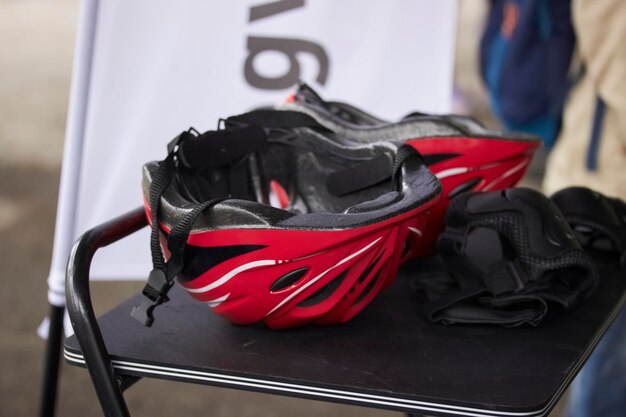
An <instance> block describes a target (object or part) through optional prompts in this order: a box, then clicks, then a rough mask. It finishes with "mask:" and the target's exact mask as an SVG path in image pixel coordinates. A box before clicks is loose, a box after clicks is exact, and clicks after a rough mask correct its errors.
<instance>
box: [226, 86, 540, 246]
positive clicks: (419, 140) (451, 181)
mask: <svg viewBox="0 0 626 417" xmlns="http://www.w3.org/2000/svg"><path fill="white" fill-rule="evenodd" d="M227 123H230V124H231V125H240V126H241V125H258V126H268V127H289V128H296V127H307V128H309V129H312V130H320V129H324V130H327V131H329V132H332V133H333V134H334V135H332V134H328V137H332V138H333V139H334V140H336V141H338V142H341V143H342V144H344V145H345V146H363V145H367V144H374V143H378V142H381V141H382V142H391V143H394V144H396V145H401V144H404V143H406V144H408V145H411V146H412V147H414V148H415V149H416V150H417V151H418V152H419V153H420V154H421V155H422V157H423V159H424V162H425V163H426V165H427V166H428V168H429V169H430V170H431V171H432V172H433V173H434V174H435V175H436V176H437V178H438V179H439V180H440V181H441V184H442V187H443V192H442V199H441V202H440V203H439V204H438V206H437V207H436V208H435V209H434V210H433V213H432V217H431V219H430V221H429V223H428V227H427V228H426V229H424V230H422V231H421V236H419V239H417V236H416V239H415V242H414V245H413V250H412V254H413V255H414V256H427V255H431V254H433V253H434V251H435V243H436V240H437V237H438V236H439V234H440V233H441V231H442V230H443V224H444V216H445V212H446V208H447V207H448V204H449V201H450V199H451V198H452V197H454V196H455V195H458V194H460V193H461V192H463V191H496V190H501V189H506V188H510V187H513V186H515V185H516V184H517V183H518V181H519V180H520V179H521V178H522V177H523V175H524V173H525V172H526V169H527V168H528V165H529V164H530V161H531V159H532V156H533V152H534V151H535V149H537V148H538V147H539V146H540V145H541V140H540V139H539V138H537V137H535V136H530V135H526V134H523V133H503V132H495V131H491V130H487V129H485V128H484V127H483V126H481V125H480V123H479V122H477V121H476V120H474V119H472V118H470V117H466V116H459V115H440V116H439V115H428V114H424V113H418V112H414V113H411V114H409V115H408V116H406V117H404V118H403V119H401V120H399V121H397V122H389V121H386V120H383V119H381V118H378V117H376V116H373V115H371V114H369V113H367V112H365V111H363V110H361V109H358V108H356V107H354V106H352V105H350V104H346V103H341V102H335V101H333V102H327V101H324V100H323V99H322V98H321V97H320V96H319V95H318V94H317V93H316V92H315V91H314V90H313V89H312V88H311V87H309V86H308V85H306V84H304V83H302V84H301V85H300V87H299V89H298V90H297V92H296V94H295V95H292V96H290V97H289V98H288V100H287V103H285V104H284V105H283V106H281V108H280V109H279V110H257V111H253V112H250V113H246V114H243V115H239V116H234V117H230V118H229V119H227Z"/></svg>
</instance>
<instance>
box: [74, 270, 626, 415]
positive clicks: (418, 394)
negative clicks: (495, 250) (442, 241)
mask: <svg viewBox="0 0 626 417" xmlns="http://www.w3.org/2000/svg"><path fill="white" fill-rule="evenodd" d="M424 267H425V263H424V261H421V262H413V263H410V264H408V265H405V266H404V267H403V268H402V270H401V271H400V273H399V276H398V279H397V282H396V283H395V284H394V285H393V286H392V287H391V288H389V289H388V290H387V291H385V292H383V293H382V294H380V295H379V296H378V298H377V299H375V300H374V302H373V303H372V304H371V305H370V306H369V307H367V308H366V309H365V310H364V311H363V312H362V313H361V314H360V315H358V316H357V317H356V318H355V319H353V320H352V321H351V322H349V323H347V324H344V325H339V326H328V327H319V326H305V327H301V328H296V329H291V330H281V331H272V330H268V329H267V328H265V327H263V326H251V327H250V326H236V325H232V324H230V323H228V322H226V321H224V320H223V319H221V318H219V317H217V316H215V315H213V314H212V313H211V312H210V310H209V308H208V307H207V306H206V305H204V304H202V303H199V302H196V301H194V300H192V299H191V297H189V296H188V295H187V294H185V293H184V292H183V291H182V290H181V289H180V288H178V287H175V288H174V289H173V290H172V292H171V301H170V302H169V303H166V304H163V305H162V306H160V307H159V308H158V309H157V310H156V314H155V317H156V321H155V323H154V325H153V327H151V328H146V327H143V326H142V325H141V324H139V323H138V322H136V321H135V320H134V319H132V318H131V317H130V316H129V313H130V310H131V308H132V306H133V305H135V304H136V301H134V299H131V300H128V301H126V302H125V303H123V304H121V305H120V306H118V307H116V308H115V309H113V310H112V311H110V312H108V313H107V314H105V315H103V316H102V317H101V318H100V319H99V325H100V328H101V331H102V334H103V336H104V340H105V342H106V345H107V349H108V351H109V353H110V354H111V356H112V358H113V363H114V366H115V368H116V371H117V372H118V373H120V374H128V375H136V376H144V377H154V378H164V379H172V380H179V381H185V382H192V383H200V384H208V385H217V386H225V387H231V388H237V389H246V390H252V391H262V392H271V393H275V394H281V395H290V396H298V397H304V398H315V399H320V400H326V401H336V402H343V403H350V404H357V405H363V406H370V407H380V408H388V409H395V410H402V411H409V412H414V413H419V412H421V413H425V414H429V415H458V416H518V417H521V416H544V415H547V414H548V413H549V411H550V410H551V409H552V407H553V406H554V404H555V403H556V401H557V400H558V398H559V397H560V396H561V394H562V393H563V391H564V390H565V388H566V387H567V385H568V384H569V383H570V381H571V380H572V379H573V377H574V376H575V374H576V373H577V372H578V370H579V369H580V367H581V366H582V364H583V363H584V361H585V360H586V359H587V357H588V356H589V354H590V352H591V351H592V350H593V348H594V347H595V345H596V344H597V342H598V340H599V338H600V336H601V335H602V334H603V333H604V331H605V330H606V328H607V327H608V325H609V324H610V322H611V321H612V320H613V318H614V317H615V315H616V314H617V312H618V311H619V308H621V306H622V305H623V304H624V300H625V298H626V292H625V288H626V276H624V275H625V274H624V273H623V272H622V273H617V272H616V271H613V270H609V269H604V270H603V271H602V278H601V282H600V286H599V288H598V290H597V291H596V292H595V293H594V295H593V296H592V298H591V299H590V300H589V301H588V302H587V303H585V304H584V305H583V306H581V307H579V308H578V309H576V310H575V311H572V312H570V313H559V312H550V313H549V314H548V315H547V316H546V318H545V319H544V321H543V322H542V324H541V325H540V326H539V327H538V328H529V327H524V328H516V329H505V328H499V327H492V326H475V325H473V326H442V325H435V324H431V323H429V322H428V321H427V320H426V319H425V318H423V317H422V316H420V315H418V313H417V301H416V299H415V296H414V294H413V292H412V291H411V290H410V288H409V285H408V281H409V280H410V276H411V273H412V271H415V270H417V269H419V268H424ZM65 358H66V360H67V361H68V362H70V363H73V364H77V365H84V359H83V357H82V354H81V352H80V347H79V346H78V343H77V341H76V338H75V337H70V338H69V339H68V340H67V341H66V345H65Z"/></svg>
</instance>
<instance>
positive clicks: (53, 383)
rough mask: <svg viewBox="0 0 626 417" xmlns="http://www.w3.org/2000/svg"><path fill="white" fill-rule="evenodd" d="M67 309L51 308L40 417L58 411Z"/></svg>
mask: <svg viewBox="0 0 626 417" xmlns="http://www.w3.org/2000/svg"><path fill="white" fill-rule="evenodd" d="M64 315H65V307H63V306H54V305H51V306H50V313H49V318H50V324H49V329H50V330H49V334H48V341H47V343H46V354H45V359H44V361H45V362H44V363H45V369H44V374H43V384H42V387H41V402H40V404H39V407H40V408H39V416H40V417H53V416H54V413H55V409H56V401H57V386H58V382H59V370H60V367H61V346H62V345H63V316H64Z"/></svg>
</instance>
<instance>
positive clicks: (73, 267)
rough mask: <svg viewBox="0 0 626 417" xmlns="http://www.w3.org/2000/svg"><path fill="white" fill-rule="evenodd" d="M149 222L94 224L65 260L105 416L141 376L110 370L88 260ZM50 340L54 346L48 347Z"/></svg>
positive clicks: (72, 308) (52, 379)
mask: <svg viewBox="0 0 626 417" xmlns="http://www.w3.org/2000/svg"><path fill="white" fill-rule="evenodd" d="M147 224H148V222H147V220H146V217H145V214H144V210H143V208H142V207H140V208H137V209H135V210H133V211H131V212H129V213H126V214H124V215H122V216H119V217H117V218H115V219H113V220H111V221H108V222H106V223H103V224H101V225H99V226H96V227H94V228H93V229H91V230H89V231H87V232H86V233H85V234H83V235H82V236H81V237H80V238H79V239H78V240H77V241H76V243H75V244H74V247H73V248H72V252H71V254H70V257H69V260H68V265H67V273H66V283H65V291H66V296H67V310H68V313H69V316H70V320H71V321H72V326H74V330H75V331H76V338H77V340H78V343H79V345H80V348H81V350H82V353H83V356H84V358H85V364H86V365H87V369H88V371H89V374H90V376H91V380H92V381H93V385H94V388H95V390H96V394H97V395H98V400H99V401H100V406H101V407H102V410H103V411H104V414H105V415H106V416H108V417H130V414H129V411H128V407H127V405H126V401H125V400H124V396H123V392H124V391H125V390H126V389H128V388H130V387H131V386H132V385H133V384H134V383H135V382H137V381H139V380H140V379H141V378H140V377H136V376H130V375H117V374H116V373H115V370H114V369H113V364H112V362H111V357H110V356H109V353H108V352H107V349H106V346H105V343H104V340H103V338H102V333H101V332H100V328H99V326H98V322H97V320H96V316H95V314H94V310H93V304H92V302H91V294H90V291H89V271H90V268H91V261H92V259H93V256H94V255H95V253H96V251H97V250H98V249H100V248H102V247H104V246H108V245H110V244H111V243H114V242H117V241H118V240H120V239H123V238H124V237H126V236H128V235H130V234H132V233H134V232H136V231H138V230H140V229H141V228H143V227H145V226H147ZM63 313H64V309H63V308H62V307H60V308H59V310H58V311H55V312H54V315H53V318H55V320H57V321H58V320H60V323H61V325H60V326H55V327H54V329H57V331H56V332H55V334H54V335H52V334H51V335H50V336H51V338H50V340H49V343H48V346H49V348H48V353H47V359H48V361H47V363H48V366H47V367H46V378H45V382H44V390H43V400H42V408H41V415H42V416H43V415H46V416H53V415H54V405H55V399H56V381H57V378H58V365H59V355H60V348H61V339H62V329H63V326H62V322H63ZM57 324H58V323H57ZM56 333H59V334H56ZM53 336H54V337H53ZM51 341H52V342H53V345H51V344H50V342H51ZM51 346H52V348H51ZM54 346H56V348H54ZM50 387H53V389H50ZM407 416H409V417H421V416H420V415H417V414H407Z"/></svg>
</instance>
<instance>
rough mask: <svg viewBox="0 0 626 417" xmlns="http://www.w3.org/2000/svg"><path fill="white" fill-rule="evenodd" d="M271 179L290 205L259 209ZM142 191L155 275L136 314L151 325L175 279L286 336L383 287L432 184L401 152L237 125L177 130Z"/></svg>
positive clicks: (347, 313)
mask: <svg viewBox="0 0 626 417" xmlns="http://www.w3.org/2000/svg"><path fill="white" fill-rule="evenodd" d="M272 181H275V182H277V183H280V184H281V186H282V187H283V188H284V189H285V190H286V192H287V193H288V194H289V203H290V204H289V207H288V208H287V209H282V208H277V207H272V206H270V205H269V204H267V202H268V200H269V194H270V192H271V190H270V187H269V184H270V183H271V182H272ZM143 191H144V196H145V208H146V214H147V216H148V218H149V219H150V221H151V224H152V227H153V229H152V230H153V233H152V239H151V243H152V255H153V263H154V270H153V271H152V273H151V275H150V278H149V280H148V284H147V285H146V287H145V289H144V292H143V294H144V296H145V299H144V304H143V305H142V306H140V307H137V308H135V309H134V310H133V313H132V314H133V315H134V316H135V317H136V318H138V319H139V320H141V321H142V322H144V324H147V325H150V324H151V322H152V309H153V308H154V307H155V306H156V305H158V304H160V303H161V302H163V301H166V299H167V297H166V293H167V290H168V289H169V288H170V287H171V285H172V281H173V277H176V278H177V280H178V282H179V283H180V284H181V285H182V286H183V287H184V288H185V289H186V290H187V292H189V293H190V294H191V295H192V296H193V297H194V298H196V299H197V300H200V301H202V302H205V303H207V305H208V306H209V307H211V308H212V310H213V311H214V312H215V313H216V314H219V315H220V316H222V317H225V318H226V319H228V320H230V321H232V322H234V323H241V324H248V323H255V322H261V321H262V322H265V323H266V324H267V325H268V326H269V327H271V328H286V327H293V326H298V325H302V324H305V323H316V324H333V323H341V322H346V321H348V320H350V319H351V318H352V317H354V316H355V315H356V314H357V313H358V312H359V311H361V310H362V309H363V308H364V307H365V306H366V305H367V304H369V302H370V301H371V300H372V299H373V298H374V297H375V296H376V295H377V294H378V293H379V292H380V291H381V290H382V289H383V288H385V287H387V286H389V285H390V284H391V283H392V282H393V280H394V278H395V275H396V272H397V269H398V266H399V264H400V261H401V257H402V250H403V248H404V245H405V243H406V241H407V237H408V235H409V234H410V233H411V230H412V229H415V230H420V229H422V228H423V227H424V225H425V223H426V219H427V216H428V214H429V211H430V209H431V208H432V207H433V206H434V205H435V204H436V203H437V202H438V200H439V198H440V193H441V185H440V184H439V182H438V181H437V179H436V178H435V177H434V175H432V173H431V172H430V171H429V170H428V169H427V167H426V165H425V164H424V163H423V161H422V158H421V157H420V155H419V154H418V153H417V152H416V151H415V150H414V149H413V148H411V147H408V146H405V147H400V148H399V149H398V148H397V147H396V146H393V145H391V144H389V143H380V144H372V145H365V146H350V147H346V146H344V145H342V144H340V143H337V142H336V141H333V140H330V139H328V138H327V137H325V136H324V135H322V134H317V135H311V134H309V135H298V134H294V132H293V131H291V130H289V131H287V130H271V131H270V130H266V129H261V128H259V127H245V128H240V129H227V130H221V131H217V132H207V133H204V134H202V135H195V134H194V133H192V132H191V131H190V132H184V133H183V134H181V135H180V136H179V137H178V138H177V139H176V140H175V141H174V142H173V143H172V144H171V146H170V153H169V155H168V157H167V158H166V159H165V160H164V161H161V162H151V163H148V164H146V165H145V166H144V169H143ZM159 202H160V204H158V203H159ZM157 225H158V226H157ZM159 240H161V243H163V245H162V246H164V248H165V247H166V250H165V252H166V257H169V260H168V261H167V262H165V260H164V258H163V254H162V252H161V248H159Z"/></svg>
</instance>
